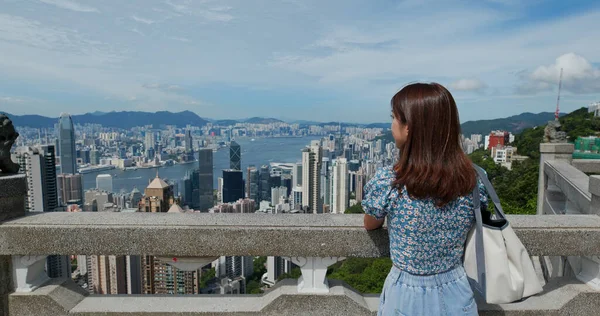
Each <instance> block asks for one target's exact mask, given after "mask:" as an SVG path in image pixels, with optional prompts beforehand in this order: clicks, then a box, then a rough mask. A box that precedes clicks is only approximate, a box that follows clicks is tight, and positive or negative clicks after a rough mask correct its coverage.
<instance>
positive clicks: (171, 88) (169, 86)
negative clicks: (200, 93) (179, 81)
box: [142, 83, 183, 92]
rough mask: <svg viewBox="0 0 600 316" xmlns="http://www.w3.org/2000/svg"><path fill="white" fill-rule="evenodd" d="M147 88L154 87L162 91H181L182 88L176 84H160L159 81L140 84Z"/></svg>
mask: <svg viewBox="0 0 600 316" xmlns="http://www.w3.org/2000/svg"><path fill="white" fill-rule="evenodd" d="M142 86H143V87H144V88H147V89H156V90H160V91H164V92H181V91H183V88H182V87H181V86H179V85H176V84H161V83H149V84H144V85H142Z"/></svg>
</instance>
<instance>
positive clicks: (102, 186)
mask: <svg viewBox="0 0 600 316" xmlns="http://www.w3.org/2000/svg"><path fill="white" fill-rule="evenodd" d="M96 189H98V190H103V191H106V192H113V178H112V176H111V175H110V174H99V175H98V176H96Z"/></svg>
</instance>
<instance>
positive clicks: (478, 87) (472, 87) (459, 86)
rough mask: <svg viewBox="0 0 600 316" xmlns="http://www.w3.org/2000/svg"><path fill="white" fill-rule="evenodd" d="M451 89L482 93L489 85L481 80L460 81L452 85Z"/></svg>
mask: <svg viewBox="0 0 600 316" xmlns="http://www.w3.org/2000/svg"><path fill="white" fill-rule="evenodd" d="M450 88H451V89H454V90H458V91H482V90H485V89H486V88H487V85H486V84H485V83H484V82H483V81H481V80H479V79H460V80H457V81H454V82H453V83H451V84H450Z"/></svg>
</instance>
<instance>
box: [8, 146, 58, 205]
mask: <svg viewBox="0 0 600 316" xmlns="http://www.w3.org/2000/svg"><path fill="white" fill-rule="evenodd" d="M13 157H14V160H15V161H16V162H17V163H18V164H19V165H20V168H19V172H21V173H24V174H25V175H26V176H27V187H28V190H27V200H26V201H25V204H26V205H25V207H26V209H27V211H29V212H53V211H54V210H55V209H56V208H57V207H58V193H57V186H56V168H55V166H54V164H55V159H54V146H52V145H50V146H44V147H42V148H30V147H21V148H18V149H17V150H16V152H15V154H13Z"/></svg>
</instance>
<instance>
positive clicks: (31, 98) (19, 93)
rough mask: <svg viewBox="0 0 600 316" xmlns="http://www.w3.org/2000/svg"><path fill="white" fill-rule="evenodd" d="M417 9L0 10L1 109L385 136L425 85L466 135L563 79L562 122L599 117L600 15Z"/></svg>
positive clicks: (548, 105) (548, 107)
mask: <svg viewBox="0 0 600 316" xmlns="http://www.w3.org/2000/svg"><path fill="white" fill-rule="evenodd" d="M419 3H423V2H419ZM425 4H426V5H425V6H420V5H418V4H417V2H416V1H412V0H407V1H400V2H398V1H381V2H377V3H373V2H367V1H345V2H343V3H341V2H327V3H323V2H316V1H301V2H300V1H283V2H280V1H277V2H270V3H267V4H265V5H263V6H256V5H253V4H252V5H250V4H248V3H244V2H241V1H223V2H219V3H216V2H211V1H207V2H204V1H203V2H201V3H189V2H182V1H176V0H173V1H147V2H146V1H144V2H141V1H138V2H128V3H122V2H110V1H107V2H102V3H97V2H91V1H74V0H40V1H31V2H21V1H3V2H2V12H0V25H1V26H2V30H3V31H2V32H0V49H1V50H2V51H3V52H4V53H5V57H6V58H3V61H0V71H2V73H3V78H2V79H1V80H2V89H0V108H2V110H6V111H7V112H11V113H13V114H15V115H22V114H41V115H46V116H54V115H55V114H54V112H55V111H56V109H58V110H60V111H64V112H69V113H71V114H73V115H77V114H81V113H85V112H94V111H104V112H109V111H113V110H117V111H157V110H167V109H168V110H171V111H183V110H191V111H194V112H195V113H197V114H198V115H200V116H202V117H211V118H215V119H220V118H231V119H241V118H247V117H254V116H261V117H274V118H277V119H284V120H293V119H299V120H315V121H330V119H328V118H335V120H336V121H345V122H357V123H367V122H384V121H385V120H386V119H387V117H388V114H389V99H390V98H391V96H392V95H393V94H394V93H395V92H396V91H397V90H398V89H399V88H401V87H402V86H403V85H405V84H407V83H409V82H413V81H437V82H440V83H442V84H444V85H446V86H447V87H448V88H449V89H450V91H451V92H452V93H453V94H454V95H455V97H456V99H457V103H458V106H459V110H460V113H461V118H462V120H463V121H469V120H476V119H490V118H496V117H506V116H509V115H513V114H518V113H522V112H534V113H539V112H547V111H553V110H554V106H555V104H556V87H557V82H558V74H559V71H560V68H563V69H564V76H563V88H564V89H563V91H564V93H563V95H562V97H561V108H562V109H563V110H564V111H565V112H570V111H572V110H574V109H576V108H580V107H585V106H587V105H589V104H590V103H591V102H594V101H598V93H599V92H600V85H599V82H600V68H599V65H598V62H599V61H600V53H599V51H600V50H598V44H597V41H595V40H594V39H595V38H598V36H599V35H600V30H598V28H597V27H595V25H596V22H595V21H598V20H600V7H599V5H598V4H597V2H595V1H570V2H568V3H565V2H561V1H527V2H525V3H523V1H512V0H486V1H463V2H453V3H451V2H448V1H440V0H429V1H427V2H425ZM399 17H401V18H399ZM412 30H419V32H412ZM433 44H435V46H433ZM158 47H160V49H157V48H158ZM434 47H435V49H434ZM150 65H152V66H150ZM257 74H259V75H257Z"/></svg>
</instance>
